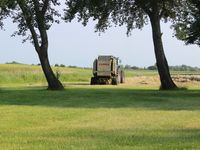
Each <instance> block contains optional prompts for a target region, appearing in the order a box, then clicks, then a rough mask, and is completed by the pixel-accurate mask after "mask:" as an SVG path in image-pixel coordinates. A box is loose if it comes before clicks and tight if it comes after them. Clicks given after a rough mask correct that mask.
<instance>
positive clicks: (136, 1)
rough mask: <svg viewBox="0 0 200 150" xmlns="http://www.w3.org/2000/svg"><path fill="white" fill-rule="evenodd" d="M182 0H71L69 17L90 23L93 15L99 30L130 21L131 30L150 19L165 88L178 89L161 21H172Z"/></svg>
mask: <svg viewBox="0 0 200 150" xmlns="http://www.w3.org/2000/svg"><path fill="white" fill-rule="evenodd" d="M178 2H179V1H178V0H165V1H164V0H67V1H66V5H67V8H66V9H65V20H66V21H72V20H73V19H74V18H76V16H77V17H78V21H82V23H83V25H87V23H88V21H89V19H90V18H93V20H97V24H96V26H95V28H96V31H103V32H104V31H105V30H106V29H107V28H108V27H110V26H112V23H114V24H115V25H119V26H122V25H126V26H127V34H129V33H130V32H131V30H133V29H135V28H138V29H141V28H142V27H143V26H144V25H146V24H148V22H149V21H150V23H151V26H152V35H153V42H154V51H155V56H156V64H157V67H158V72H159V75H160V81H161V89H174V88H176V85H175V83H174V82H173V81H172V78H171V76H170V72H169V67H168V63H167V59H166V57H165V53H164V49H163V43H162V33H161V26H160V22H161V20H162V19H164V20H165V21H168V20H170V19H174V18H175V17H176V16H175V14H176V10H177V9H176V8H177V7H178V6H180V5H179V3H178Z"/></svg>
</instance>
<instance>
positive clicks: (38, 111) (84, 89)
mask: <svg viewBox="0 0 200 150" xmlns="http://www.w3.org/2000/svg"><path fill="white" fill-rule="evenodd" d="M2 66H3V67H2ZM2 66H0V76H1V77H5V79H4V80H2V79H1V80H0V81H1V82H0V149H2V150H7V149H8V150H13V149H14V150H15V149H17V150H18V149H20V150H21V149H22V150H27V149H28V150H29V149H31V150H32V149H33V150H38V149H39V150H47V149H48V150H49V149H52V150H57V149H58V150H61V149H66V150H68V149H69V150H93V149H94V150H129V149H130V150H199V149H200V142H199V141H200V90H199V89H196V90H177V91H158V90H157V89H155V88H149V89H148V90H145V89H144V88H138V87H135V86H134V85H132V86H130V85H129V86H125V85H119V86H110V85H103V86H90V85H87V84H85V85H84V84H82V82H86V83H87V82H88V77H90V74H91V72H90V70H87V69H86V70H82V69H72V70H71V72H70V71H69V69H68V68H61V69H63V70H61V72H63V73H61V76H62V75H63V76H64V75H65V76H66V77H63V80H64V78H66V79H65V82H66V83H69V81H70V80H68V74H69V72H70V73H71V74H73V73H74V74H75V73H78V72H81V73H80V74H78V75H77V76H76V78H75V77H74V76H73V77H72V78H73V79H74V80H73V81H72V82H76V83H77V84H66V85H67V86H66V88H65V90H64V91H47V90H45V88H46V87H43V86H41V85H44V84H43V83H42V84H41V81H43V82H44V81H45V80H38V79H40V78H39V77H38V74H40V73H41V72H40V71H38V72H37V69H39V67H36V66H34V67H36V68H34V67H30V66H23V67H22V66H21V65H20V66H13V65H11V66H10V67H15V69H14V70H13V73H12V71H11V70H12V69H8V66H5V65H2ZM20 67H21V68H20ZM24 67H27V68H26V69H24ZM3 68H4V69H3ZM23 69H24V71H22V70H23ZM29 69H30V70H29ZM54 69H55V68H54ZM59 69H60V68H59ZM27 72H29V73H30V74H26V73H27ZM33 72H37V76H36V77H37V80H36V81H37V84H33V82H32V77H30V76H29V75H32V73H33ZM64 72H65V73H64ZM17 73H18V74H19V75H20V76H21V74H26V78H27V79H29V83H28V84H27V80H22V79H18V78H17V76H14V74H17ZM82 73H83V74H85V77H84V78H82V79H84V80H80V78H78V76H81V74H82ZM138 73H139V72H138ZM154 73H155V72H154ZM154 73H153V72H152V74H154ZM3 74H6V76H3ZM147 74H149V72H148V73H147ZM10 75H13V78H14V77H16V79H13V78H12V77H11V76H10ZM142 75H144V73H142ZM130 76H132V75H130ZM147 76H148V75H147ZM41 78H43V77H42V74H41ZM61 78H62V77H61ZM8 79H9V80H8ZM17 79H18V80H17ZM85 79H86V80H85ZM16 80H17V81H16ZM7 81H10V82H8V84H6V82H7ZM22 81H23V82H22ZM12 82H13V84H14V86H12V85H13V84H12ZM79 83H81V84H79ZM30 85H31V86H30ZM10 86H12V87H10Z"/></svg>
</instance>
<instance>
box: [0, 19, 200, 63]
mask: <svg viewBox="0 0 200 150" xmlns="http://www.w3.org/2000/svg"><path fill="white" fill-rule="evenodd" d="M5 29H6V31H0V39H1V47H0V54H1V55H0V63H5V62H11V61H17V62H21V63H26V64H37V63H39V60H38V57H37V54H36V52H35V50H34V47H33V45H32V44H30V42H26V43H24V44H22V43H21V41H22V38H21V37H18V36H17V37H10V35H11V34H12V33H13V32H14V30H15V29H16V27H15V25H14V24H13V23H11V22H9V21H7V22H6V26H5ZM162 31H163V43H164V48H165V53H166V57H167V59H168V63H169V65H181V64H186V65H190V66H198V67H200V48H199V47H198V46H196V45H190V46H185V45H184V43H183V42H181V41H178V40H177V39H176V38H172V33H173V31H172V30H171V29H170V28H169V24H162ZM48 33H49V59H50V63H51V64H52V65H54V64H55V63H58V64H65V65H67V66H68V65H76V66H81V67H92V63H93V60H94V58H95V57H97V56H98V55H104V54H105V55H114V56H117V57H120V59H121V60H122V64H124V65H126V64H129V65H131V66H140V67H147V66H150V65H153V64H154V63H155V56H154V50H153V42H152V35H151V28H150V25H148V26H146V27H145V28H143V30H137V29H136V30H134V31H133V32H132V35H131V36H130V37H127V36H126V28H125V27H112V28H109V29H108V30H107V31H106V33H102V34H101V36H99V34H98V33H95V32H94V23H92V22H90V23H89V24H88V26H87V27H83V26H82V25H81V24H80V23H77V22H75V21H74V22H72V23H68V24H66V23H61V24H59V25H54V26H53V27H52V28H51V29H50V31H48Z"/></svg>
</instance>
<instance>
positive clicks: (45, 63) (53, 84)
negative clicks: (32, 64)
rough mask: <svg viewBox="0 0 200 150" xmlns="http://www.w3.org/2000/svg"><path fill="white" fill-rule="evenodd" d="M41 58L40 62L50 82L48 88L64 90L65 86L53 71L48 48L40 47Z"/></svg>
mask: <svg viewBox="0 0 200 150" xmlns="http://www.w3.org/2000/svg"><path fill="white" fill-rule="evenodd" d="M38 55H39V58H40V63H41V66H42V70H43V72H44V74H45V77H46V80H47V82H48V89H49V90H63V89H64V87H63V85H62V83H61V82H60V81H59V80H58V78H57V77H56V76H55V74H54V73H53V70H52V69H51V66H50V64H49V59H48V54H47V49H45V48H43V49H40V53H38Z"/></svg>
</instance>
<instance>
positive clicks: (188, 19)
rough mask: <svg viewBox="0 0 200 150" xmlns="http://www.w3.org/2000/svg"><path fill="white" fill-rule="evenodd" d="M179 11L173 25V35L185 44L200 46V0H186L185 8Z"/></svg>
mask: <svg viewBox="0 0 200 150" xmlns="http://www.w3.org/2000/svg"><path fill="white" fill-rule="evenodd" d="M180 11H181V12H180V13H179V17H178V20H176V21H175V24H174V25H173V27H174V30H175V36H176V37H177V38H178V39H180V40H183V41H185V43H186V44H197V45H199V46H200V28H199V27H200V1H197V0H188V1H187V5H186V6H185V8H184V9H183V10H180Z"/></svg>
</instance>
